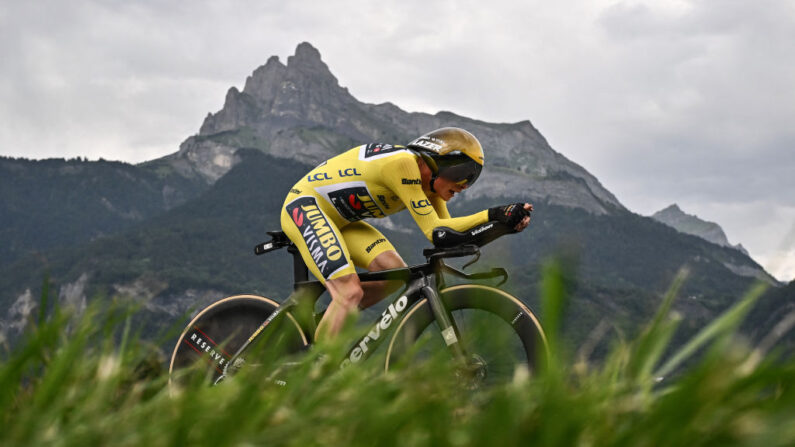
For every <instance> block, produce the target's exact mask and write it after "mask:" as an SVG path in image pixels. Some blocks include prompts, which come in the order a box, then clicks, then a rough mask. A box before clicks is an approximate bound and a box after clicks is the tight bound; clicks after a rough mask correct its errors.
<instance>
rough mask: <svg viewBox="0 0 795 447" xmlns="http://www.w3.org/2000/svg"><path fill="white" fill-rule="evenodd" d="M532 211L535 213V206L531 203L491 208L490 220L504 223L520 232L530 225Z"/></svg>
mask: <svg viewBox="0 0 795 447" xmlns="http://www.w3.org/2000/svg"><path fill="white" fill-rule="evenodd" d="M531 211H533V205H531V204H529V203H513V204H510V205H503V206H497V207H494V208H489V220H496V221H497V222H500V223H504V224H506V225H508V226H509V227H511V228H513V229H514V230H515V231H517V232H518V231H522V230H524V229H525V228H527V226H528V225H530V212H531Z"/></svg>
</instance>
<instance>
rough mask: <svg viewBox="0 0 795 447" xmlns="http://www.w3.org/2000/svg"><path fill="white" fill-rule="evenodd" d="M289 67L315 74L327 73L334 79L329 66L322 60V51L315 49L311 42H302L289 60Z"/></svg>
mask: <svg viewBox="0 0 795 447" xmlns="http://www.w3.org/2000/svg"><path fill="white" fill-rule="evenodd" d="M287 67H289V68H295V69H297V70H302V69H303V70H311V71H315V72H318V73H320V72H326V73H328V74H329V75H330V76H331V77H332V78H333V77H334V76H333V75H332V74H331V71H330V70H329V69H328V66H327V65H326V64H325V62H323V60H322V59H321V58H320V51H318V50H317V48H315V47H313V46H312V45H311V44H310V43H309V42H301V43H300V44H298V46H297V47H296V48H295V55H293V56H289V57H288V58H287Z"/></svg>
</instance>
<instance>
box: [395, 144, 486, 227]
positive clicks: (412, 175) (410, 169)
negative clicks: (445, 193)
mask: <svg viewBox="0 0 795 447" xmlns="http://www.w3.org/2000/svg"><path fill="white" fill-rule="evenodd" d="M381 176H382V178H383V181H384V185H385V186H386V187H387V188H389V189H391V190H392V191H393V192H394V193H395V194H396V195H397V196H398V197H400V200H401V201H402V202H403V204H404V205H405V206H406V208H408V210H409V213H411V217H412V218H413V219H414V221H415V222H417V225H418V226H419V227H420V230H422V233H423V234H424V235H425V237H427V238H428V240H429V241H430V240H432V237H433V229H434V228H436V227H448V228H451V229H453V230H456V231H466V230H468V229H470V228H472V227H474V226H476V225H480V224H483V223H486V221H488V216H489V214H488V211H486V210H483V211H481V212H479V213H475V214H471V215H469V216H461V217H449V216H450V213H449V212H447V207H446V206H445V207H444V208H443V213H442V214H443V215H444V214H446V216H445V217H442V215H440V213H438V212H437V211H436V208H435V207H434V205H433V203H432V202H431V199H428V197H427V196H426V195H425V193H424V192H423V191H422V186H421V185H419V184H416V183H413V182H403V179H407V180H416V179H419V178H420V168H419V167H418V166H417V162H416V161H415V159H414V158H413V157H395V159H394V160H390V162H389V163H387V164H385V165H384V166H383V167H382V169H381ZM404 183H405V184H404Z"/></svg>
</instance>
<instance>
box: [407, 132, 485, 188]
mask: <svg viewBox="0 0 795 447" xmlns="http://www.w3.org/2000/svg"><path fill="white" fill-rule="evenodd" d="M406 147H408V148H409V149H412V150H414V151H415V152H417V153H418V154H419V155H420V156H422V158H423V159H424V160H425V162H426V163H427V164H428V167H430V168H431V171H433V174H434V177H444V178H446V179H449V180H452V181H454V182H456V183H460V184H463V185H467V186H469V185H471V184H473V183H475V180H477V179H478V176H480V171H482V170H483V147H482V146H481V145H480V141H478V139H477V138H475V136H474V135H472V134H471V133H469V132H467V131H466V130H464V129H459V128H458V127H443V128H441V129H436V130H434V131H433V132H429V133H426V134H425V135H423V136H421V137H419V138H417V139H415V140H414V141H412V142H411V143H409V144H407V145H406ZM431 185H433V181H432V182H431Z"/></svg>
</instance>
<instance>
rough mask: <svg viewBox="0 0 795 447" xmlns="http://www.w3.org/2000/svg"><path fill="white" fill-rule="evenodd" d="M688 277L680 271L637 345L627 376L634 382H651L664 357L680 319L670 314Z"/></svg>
mask: <svg viewBox="0 0 795 447" xmlns="http://www.w3.org/2000/svg"><path fill="white" fill-rule="evenodd" d="M687 275H688V270H687V269H681V270H679V272H678V273H677V274H676V277H675V278H674V281H673V284H671V287H670V288H669V289H668V292H667V293H666V294H665V297H664V298H663V301H662V304H660V308H659V309H658V310H657V313H656V314H655V316H654V319H653V320H652V322H651V323H650V324H649V326H647V327H646V329H645V330H644V331H643V334H642V335H641V336H640V338H639V339H638V341H637V343H635V345H634V349H633V351H632V355H631V357H630V359H629V364H628V365H627V374H628V375H629V377H630V378H631V379H632V380H634V381H640V382H649V378H650V377H651V374H652V370H653V369H654V366H655V365H656V364H657V362H658V361H659V360H660V357H662V355H663V353H664V352H665V348H666V347H668V343H669V342H670V340H671V337H672V336H673V334H674V332H675V331H676V328H677V326H678V325H679V318H675V319H672V318H669V313H670V311H671V308H672V307H673V303H674V300H675V299H676V297H677V296H678V295H679V290H680V289H681V288H682V284H684V282H685V279H687Z"/></svg>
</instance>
